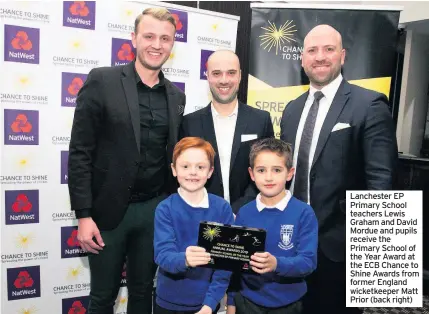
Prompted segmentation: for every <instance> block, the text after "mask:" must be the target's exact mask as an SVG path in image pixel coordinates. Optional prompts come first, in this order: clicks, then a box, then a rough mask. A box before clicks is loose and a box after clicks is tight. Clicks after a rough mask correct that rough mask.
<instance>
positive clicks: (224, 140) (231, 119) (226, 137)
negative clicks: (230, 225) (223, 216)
mask: <svg viewBox="0 0 429 314" xmlns="http://www.w3.org/2000/svg"><path fill="white" fill-rule="evenodd" d="M211 110H212V117H213V125H214V129H215V134H216V143H217V149H218V154H219V161H220V170H221V174H222V183H223V198H224V199H225V200H226V201H227V202H228V203H229V201H230V198H229V170H230V169H229V168H230V164H231V152H232V142H233V140H234V133H235V125H236V124H237V115H238V101H237V103H236V105H235V108H234V111H233V112H231V114H230V115H228V116H221V115H220V114H219V113H218V112H217V111H216V109H215V107H214V106H213V104H211Z"/></svg>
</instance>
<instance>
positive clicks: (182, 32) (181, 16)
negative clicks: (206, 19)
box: [169, 9, 188, 43]
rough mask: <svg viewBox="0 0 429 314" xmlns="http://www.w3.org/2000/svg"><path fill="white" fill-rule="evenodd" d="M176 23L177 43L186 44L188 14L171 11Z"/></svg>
mask: <svg viewBox="0 0 429 314" xmlns="http://www.w3.org/2000/svg"><path fill="white" fill-rule="evenodd" d="M169 11H170V13H171V15H173V18H174V20H175V21H176V35H175V39H176V41H180V42H184V43H186V42H187V41H188V12H183V11H177V10H171V9H169Z"/></svg>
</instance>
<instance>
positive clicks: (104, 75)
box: [68, 9, 185, 314]
mask: <svg viewBox="0 0 429 314" xmlns="http://www.w3.org/2000/svg"><path fill="white" fill-rule="evenodd" d="M175 27H176V25H175V21H174V18H173V16H172V15H171V14H170V13H169V12H168V11H167V10H165V9H146V10H145V11H144V12H143V13H142V14H140V15H139V16H138V17H137V19H136V22H135V31H134V32H133V33H132V42H133V45H134V47H135V48H136V54H137V55H136V59H135V61H133V62H131V63H130V64H128V65H125V66H116V67H105V68H98V69H93V70H91V72H90V73H89V75H88V78H87V81H86V82H85V84H84V86H83V87H82V89H81V90H80V92H79V95H78V98H77V105H76V111H75V115H74V121H73V127H72V134H71V141H70V151H69V165H68V176H69V180H68V185H69V192H70V200H71V208H72V210H74V211H75V213H76V217H77V218H78V219H79V227H78V240H79V242H80V245H81V247H82V249H83V250H84V251H87V252H88V253H89V254H88V259H89V266H90V270H91V292H90V297H91V298H90V305H89V313H92V314H95V313H100V314H101V313H103V314H105V313H112V312H113V305H114V303H115V299H116V297H117V294H118V290H119V288H120V280H121V273H122V270H123V265H124V262H125V260H126V261H127V286H128V293H129V298H128V308H127V313H129V314H137V313H139V314H143V313H147V314H149V313H152V288H153V276H154V273H155V271H156V266H155V264H154V261H153V232H154V230H153V229H154V226H153V224H154V211H155V208H156V206H157V204H158V203H159V202H160V201H161V200H162V199H163V198H164V197H165V192H167V191H168V187H169V186H170V185H171V183H172V182H173V181H169V178H171V180H172V176H170V175H169V174H170V170H169V169H170V166H169V165H170V163H171V159H172V152H173V148H174V145H175V144H176V142H177V140H178V131H179V126H180V123H181V119H182V116H183V112H184V106H185V95H184V94H183V93H182V92H181V91H180V90H179V89H178V88H177V87H175V86H174V85H173V84H172V83H171V82H170V81H168V80H167V79H166V78H164V75H163V73H162V72H161V67H162V65H163V64H164V63H165V61H166V60H167V59H168V57H169V55H170V52H171V49H172V48H173V44H174V36H175V31H176V28H175Z"/></svg>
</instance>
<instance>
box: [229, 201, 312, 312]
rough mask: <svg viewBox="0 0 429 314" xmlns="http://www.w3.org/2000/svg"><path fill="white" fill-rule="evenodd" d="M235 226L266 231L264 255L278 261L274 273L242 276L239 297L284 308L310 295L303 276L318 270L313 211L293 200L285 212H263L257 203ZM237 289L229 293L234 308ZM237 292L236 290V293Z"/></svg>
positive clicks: (241, 214)
mask: <svg viewBox="0 0 429 314" xmlns="http://www.w3.org/2000/svg"><path fill="white" fill-rule="evenodd" d="M235 225H241V226H247V227H255V228H262V229H265V230H267V238H266V242H265V251H266V252H269V253H270V254H272V255H274V256H275V257H276V259H277V269H276V270H275V271H274V272H271V273H265V274H263V275H260V274H242V275H241V276H240V278H239V281H240V284H239V291H240V293H241V294H242V295H243V296H244V297H246V298H247V299H249V300H250V301H252V302H253V303H256V304H258V305H261V306H265V307H270V308H274V307H282V306H286V305H288V304H290V303H293V302H295V301H297V300H299V299H300V298H301V297H302V296H303V295H304V294H305V293H306V292H307V284H306V283H305V280H304V278H303V277H304V276H307V275H309V274H310V273H311V272H313V271H314V270H315V269H316V264H317V242H318V238H317V233H318V223H317V219H316V215H315V214H314V211H313V209H312V208H311V207H310V206H309V205H308V204H306V203H304V202H301V201H300V200H298V199H297V198H295V197H292V198H291V199H290V201H289V203H288V205H287V206H286V208H285V209H284V211H280V210H278V209H276V208H264V209H263V210H262V211H261V212H259V211H258V210H257V208H256V201H253V202H250V203H248V204H247V205H245V206H243V207H242V208H240V211H239V212H238V215H237V217H236V221H235ZM233 290H234V289H233V288H231V291H230V292H229V293H228V305H234V295H235V292H234V291H233ZM235 290H237V289H235Z"/></svg>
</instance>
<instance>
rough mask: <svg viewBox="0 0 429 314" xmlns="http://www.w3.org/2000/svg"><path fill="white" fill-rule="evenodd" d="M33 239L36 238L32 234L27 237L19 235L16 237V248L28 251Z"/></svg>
mask: <svg viewBox="0 0 429 314" xmlns="http://www.w3.org/2000/svg"><path fill="white" fill-rule="evenodd" d="M33 239H34V237H33V235H32V234H27V235H22V234H19V235H18V236H17V237H16V246H17V247H19V248H23V249H26V248H28V246H29V245H30V244H31V243H32V242H33Z"/></svg>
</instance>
